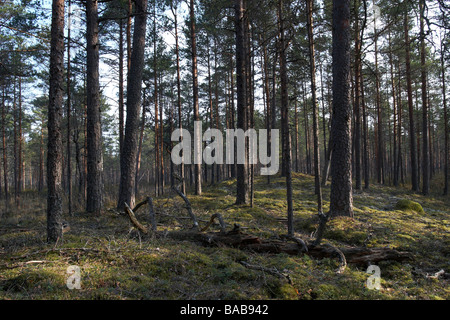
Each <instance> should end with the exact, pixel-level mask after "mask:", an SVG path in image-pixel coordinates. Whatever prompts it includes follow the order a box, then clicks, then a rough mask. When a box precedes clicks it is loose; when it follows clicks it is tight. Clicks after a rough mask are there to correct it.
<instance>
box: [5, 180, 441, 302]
mask: <svg viewBox="0 0 450 320" xmlns="http://www.w3.org/2000/svg"><path fill="white" fill-rule="evenodd" d="M293 178H294V181H293V186H294V190H295V191H294V216H295V217H294V218H295V231H296V235H297V236H298V237H301V238H303V239H308V237H309V236H310V234H311V233H312V232H313V231H314V230H315V229H316V227H317V223H318V217H317V210H316V201H315V196H314V179H313V178H312V177H311V176H307V175H303V174H294V175H293ZM284 182H285V180H284V179H283V178H279V177H277V178H273V177H272V181H271V184H270V186H268V185H267V183H266V178H264V177H258V178H257V179H256V185H255V197H254V207H253V208H250V207H249V206H235V205H233V203H234V200H235V196H234V192H235V186H236V182H235V180H229V181H224V182H221V183H219V184H216V185H213V186H204V187H203V190H204V192H203V195H202V196H194V195H192V194H191V193H190V192H188V197H189V199H190V201H191V203H192V208H193V210H194V213H195V214H196V216H197V218H198V219H199V223H200V226H201V227H202V226H205V225H206V224H207V222H208V221H209V218H210V216H211V215H212V214H214V213H217V212H218V213H221V215H222V216H223V218H224V220H225V222H226V223H227V225H228V228H229V229H231V228H232V226H233V225H234V224H235V223H237V224H239V225H240V226H241V227H242V229H243V230H244V231H245V232H246V233H249V234H252V235H256V236H258V237H260V238H264V239H269V238H276V237H278V236H280V235H282V234H285V233H286V214H285V212H286V204H285V203H286V201H285V198H286V197H285V195H286V191H285V183H284ZM329 190H330V188H329V186H328V187H326V188H325V189H324V200H325V201H324V204H325V210H327V208H328V205H329V192H330V191H329ZM401 199H409V200H413V201H416V202H418V203H420V204H421V205H422V207H423V209H424V212H416V211H413V210H396V209H395V204H396V203H397V202H398V201H399V200H401ZM22 202H23V205H22V209H12V207H11V206H9V207H8V211H7V212H3V214H2V216H1V217H0V299H207V300H208V299H222V300H227V299H289V300H291V299H308V300H309V299H450V287H449V279H448V273H449V272H450V270H449V266H450V209H449V208H450V198H449V197H442V196H440V195H438V194H432V195H431V196H428V197H424V196H422V195H419V194H411V192H410V191H409V190H408V189H407V188H406V187H399V188H392V187H386V186H379V185H372V186H371V188H370V191H364V192H355V194H354V206H355V209H354V211H355V217H354V219H349V218H337V219H334V220H331V221H330V222H329V223H328V224H327V230H326V233H325V238H324V242H325V243H327V242H328V243H330V244H332V245H335V246H339V247H342V246H367V247H389V248H392V249H397V250H399V251H407V252H410V253H411V254H412V255H413V257H414V259H413V260H411V261H407V262H402V263H399V262H392V261H385V262H380V263H379V264H378V266H379V267H380V270H381V288H380V289H379V290H373V289H369V288H368V287H367V285H366V283H367V279H368V278H369V276H370V274H368V273H367V272H366V271H367V270H366V269H367V267H361V266H360V267H358V266H354V265H348V266H347V268H346V269H345V271H344V272H343V273H342V274H336V272H335V271H336V268H337V266H338V262H339V261H338V260H337V259H335V258H333V259H328V258H326V259H321V260H316V259H313V258H311V257H310V256H308V255H298V256H292V255H287V254H260V253H255V252H250V251H244V250H240V249H238V248H231V247H205V246H202V245H200V244H197V243H195V242H192V241H189V240H176V239H173V238H169V237H164V236H158V237H156V236H155V235H152V234H149V235H144V234H141V233H139V232H138V231H136V230H135V229H133V228H132V225H131V223H130V221H129V219H128V217H127V216H126V215H119V214H117V213H116V212H115V211H114V210H113V209H108V210H106V211H105V212H104V213H103V214H102V215H101V216H98V217H94V216H91V215H87V214H86V213H84V212H81V211H80V212H75V213H74V215H73V216H72V217H68V216H66V217H65V219H66V221H67V222H69V224H70V231H69V232H67V233H65V234H64V238H63V239H61V241H59V242H58V243H57V244H56V245H49V244H47V243H46V242H45V240H46V211H45V207H46V201H45V197H43V196H40V197H39V196H37V195H35V194H33V193H30V194H24V196H23V197H22ZM154 205H155V209H156V213H157V215H156V219H157V222H158V231H162V233H163V231H165V230H167V231H173V230H183V229H188V228H190V227H191V226H192V221H191V220H189V218H188V215H187V211H186V210H185V208H184V203H183V201H182V200H181V198H179V197H178V196H177V195H175V194H174V193H173V192H167V194H166V195H165V196H162V197H160V198H157V199H154ZM2 206H3V204H2ZM113 207H114V203H113V202H111V203H108V204H107V208H113ZM2 210H3V208H2ZM136 216H137V218H138V219H139V220H140V221H141V222H142V223H144V224H148V221H147V219H148V218H147V209H146V208H143V209H140V210H139V211H138V212H137V214H136ZM211 229H212V231H218V230H219V227H218V225H213V226H212V227H211V228H210V230H211ZM242 261H244V262H246V263H248V264H251V265H253V266H259V267H261V270H253V269H248V268H246V267H245V266H244V265H243V264H242V263H241V262H242ZM72 265H75V266H78V267H79V268H80V279H81V289H73V290H69V289H68V288H67V286H66V280H67V278H68V276H69V274H68V273H67V268H68V267H69V266H72ZM267 270H277V271H279V272H280V273H283V274H285V275H289V277H290V279H291V280H292V282H291V283H289V282H288V281H287V280H286V278H283V277H277V276H276V275H274V274H273V273H270V272H266V271H267ZM441 270H444V272H445V273H446V274H444V275H443V276H439V274H438V276H436V277H435V276H434V275H435V274H436V273H438V272H439V271H441Z"/></svg>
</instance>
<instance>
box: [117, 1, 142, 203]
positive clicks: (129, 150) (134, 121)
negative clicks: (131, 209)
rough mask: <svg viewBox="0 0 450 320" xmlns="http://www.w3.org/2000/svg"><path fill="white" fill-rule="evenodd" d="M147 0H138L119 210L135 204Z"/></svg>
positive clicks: (122, 158) (128, 82) (128, 83)
mask: <svg viewBox="0 0 450 320" xmlns="http://www.w3.org/2000/svg"><path fill="white" fill-rule="evenodd" d="M147 2H148V1H147V0H136V2H135V3H136V17H135V26H134V34H133V51H132V54H131V65H130V72H129V73H128V81H127V120H126V124H125V136H124V149H123V152H122V153H123V154H122V157H121V159H120V168H121V177H120V185H119V201H118V204H117V208H118V210H121V211H122V210H123V208H124V203H125V202H126V203H128V204H129V205H130V206H133V205H134V202H135V194H134V179H135V174H136V172H135V170H136V155H137V144H138V141H137V140H138V133H139V113H140V112H139V111H140V108H141V89H142V70H143V68H144V48H145V31H146V25H147V14H146V12H147Z"/></svg>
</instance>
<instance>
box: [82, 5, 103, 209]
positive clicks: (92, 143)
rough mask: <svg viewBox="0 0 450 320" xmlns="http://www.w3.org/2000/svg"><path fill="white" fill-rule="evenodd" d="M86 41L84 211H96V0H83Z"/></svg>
mask: <svg viewBox="0 0 450 320" xmlns="http://www.w3.org/2000/svg"><path fill="white" fill-rule="evenodd" d="M86 21H87V30H86V41H87V64H86V68H87V69H86V71H87V72H86V73H87V171H88V172H87V195H86V211H87V212H89V213H96V214H99V213H100V211H101V209H102V204H103V177H102V175H103V152H102V127H101V115H100V83H99V43H98V2H97V0H87V1H86Z"/></svg>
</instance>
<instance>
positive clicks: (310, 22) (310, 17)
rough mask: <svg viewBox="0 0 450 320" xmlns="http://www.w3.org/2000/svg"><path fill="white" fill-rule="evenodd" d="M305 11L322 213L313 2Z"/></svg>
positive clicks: (318, 196)
mask: <svg viewBox="0 0 450 320" xmlns="http://www.w3.org/2000/svg"><path fill="white" fill-rule="evenodd" d="M306 8H307V9H306V11H307V15H308V20H307V21H308V22H307V24H308V39H309V70H310V78H311V93H312V104H313V105H312V112H313V136H314V177H315V193H316V195H317V210H318V211H319V212H322V211H323V208H322V188H321V185H320V153H319V148H320V147H319V120H318V111H317V96H316V91H317V89H316V61H315V53H314V35H313V28H314V27H313V0H307V2H306Z"/></svg>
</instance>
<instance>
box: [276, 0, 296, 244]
mask: <svg viewBox="0 0 450 320" xmlns="http://www.w3.org/2000/svg"><path fill="white" fill-rule="evenodd" d="M283 11H284V5H283V1H282V0H279V1H278V27H279V34H280V43H279V45H280V50H279V56H280V86H281V122H282V123H281V128H282V136H284V140H283V145H282V150H283V156H284V157H283V158H284V160H285V161H284V162H285V163H284V166H285V173H286V196H287V220H288V221H287V224H288V235H291V236H292V235H294V221H293V219H294V214H293V202H292V172H291V146H290V141H289V140H290V136H289V96H288V88H287V85H288V82H287V65H286V50H287V48H288V45H287V43H286V39H285V34H284V30H285V29H284V14H283Z"/></svg>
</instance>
